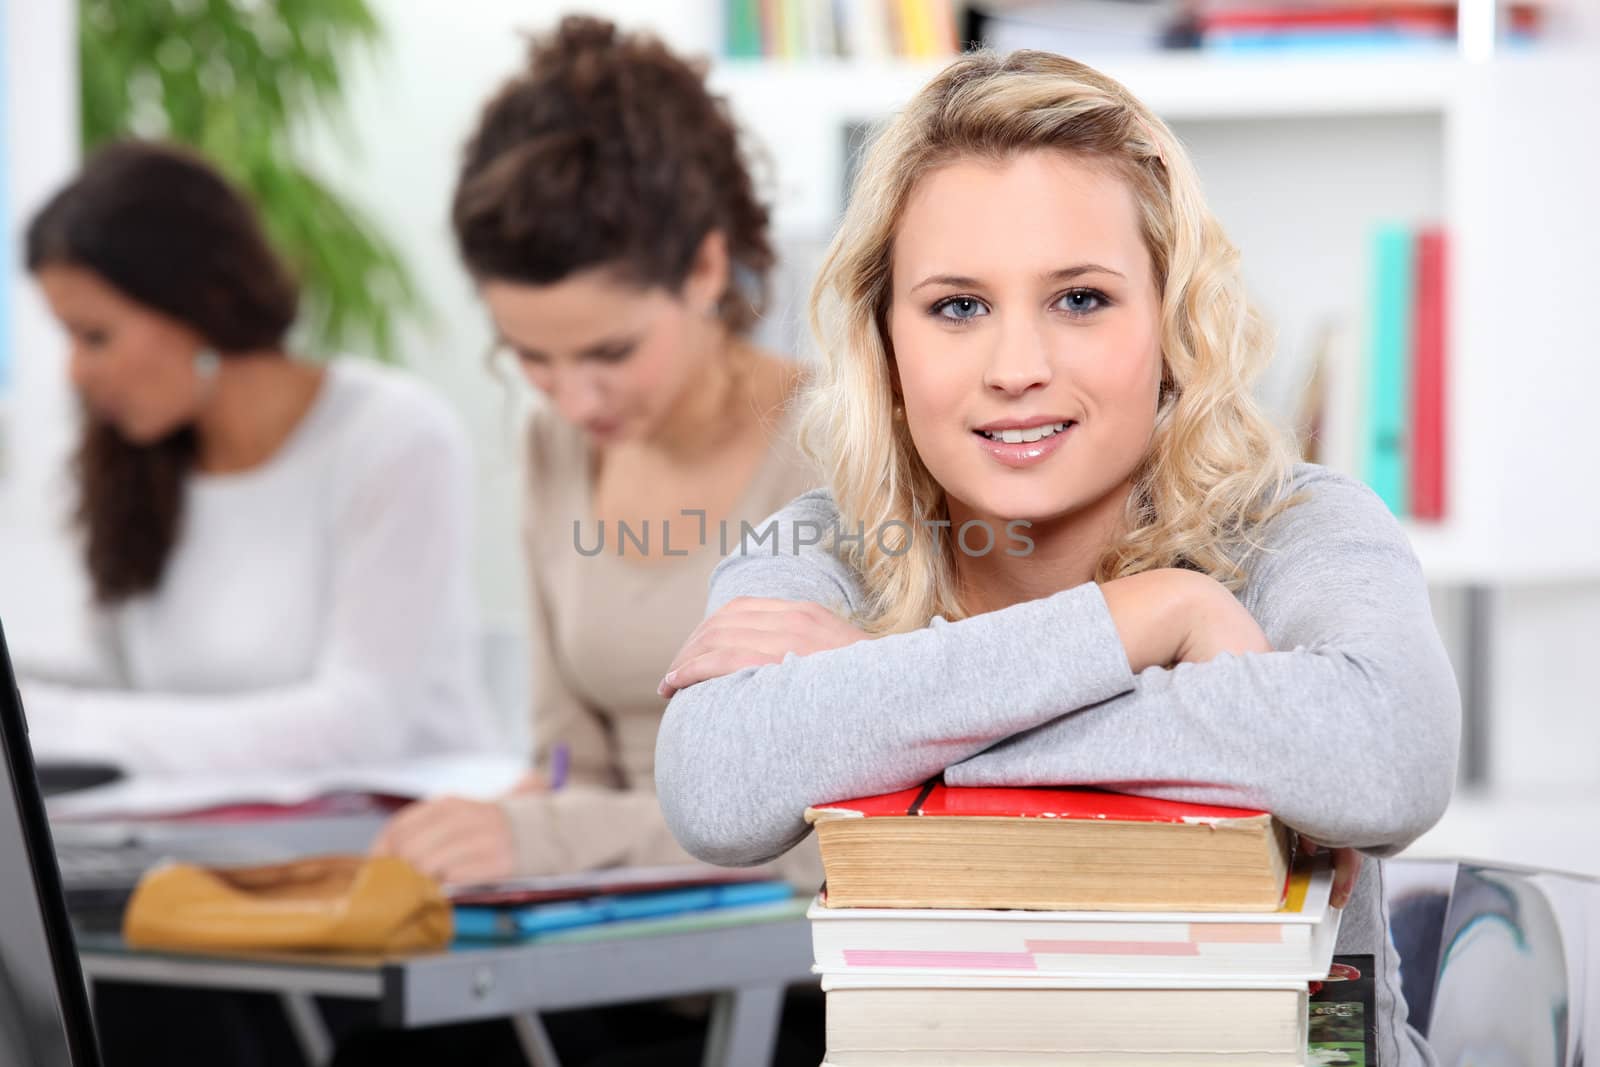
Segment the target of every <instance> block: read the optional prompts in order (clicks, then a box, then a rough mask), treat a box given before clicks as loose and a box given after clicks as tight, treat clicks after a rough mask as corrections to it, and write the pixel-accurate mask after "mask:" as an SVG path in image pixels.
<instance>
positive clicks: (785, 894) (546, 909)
mask: <svg viewBox="0 0 1600 1067" xmlns="http://www.w3.org/2000/svg"><path fill="white" fill-rule="evenodd" d="M793 894H794V889H793V887H791V886H790V885H789V883H788V882H783V881H770V882H734V883H732V884H729V885H709V886H692V887H689V888H685V889H665V890H661V891H659V892H654V893H619V894H614V895H610V896H599V897H588V898H586V899H584V900H557V901H550V902H546V903H542V904H521V905H517V906H514V907H509V908H497V907H484V906H478V905H471V906H461V907H457V908H456V909H455V914H456V939H457V940H458V941H533V940H537V939H538V938H540V937H542V936H544V935H547V934H553V933H557V932H559V931H562V930H571V929H574V928H576V927H580V926H595V925H598V924H600V923H610V922H624V921H627V920H629V919H659V918H663V917H665V916H670V915H683V914H686V913H688V912H695V911H711V910H713V909H716V908H732V907H740V906H743V905H748V904H765V903H769V902H771V901H777V900H787V899H788V898H789V897H790V896H792V895H793Z"/></svg>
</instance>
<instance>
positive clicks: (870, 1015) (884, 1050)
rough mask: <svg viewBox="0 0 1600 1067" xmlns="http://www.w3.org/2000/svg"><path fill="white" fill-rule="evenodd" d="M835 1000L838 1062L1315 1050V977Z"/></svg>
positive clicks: (899, 993) (862, 992)
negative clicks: (1249, 983)
mask: <svg viewBox="0 0 1600 1067" xmlns="http://www.w3.org/2000/svg"><path fill="white" fill-rule="evenodd" d="M827 998H828V1002H827V1048H828V1053H827V1055H828V1062H829V1063H833V1064H837V1065H839V1067H911V1065H917V1067H934V1065H948V1067H956V1065H960V1067H1017V1065H1029V1064H1041V1065H1042V1064H1047V1063H1048V1064H1073V1065H1080V1067H1083V1065H1089V1064H1093V1065H1096V1067H1133V1065H1135V1064H1139V1065H1149V1064H1160V1065H1165V1067H1171V1065H1175V1064H1180V1063H1182V1064H1188V1063H1208V1064H1217V1065H1222V1064H1227V1065H1229V1067H1234V1065H1254V1067H1299V1065H1300V1064H1303V1063H1304V1061H1305V1055H1306V1001H1307V993H1306V988H1305V986H1304V985H1300V986H1298V987H1296V986H1284V987H1277V988H1275V987H1270V986H1265V987H1261V988H1235V989H1173V988H1152V989H1097V988H1071V987H1049V988H1044V987H1031V988H1010V989H939V988H916V989H858V988H842V989H832V990H829V992H828V994H827Z"/></svg>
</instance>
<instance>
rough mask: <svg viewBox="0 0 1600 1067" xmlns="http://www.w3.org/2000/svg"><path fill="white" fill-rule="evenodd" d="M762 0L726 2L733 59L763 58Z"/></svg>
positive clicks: (729, 46) (730, 55) (729, 45)
mask: <svg viewBox="0 0 1600 1067" xmlns="http://www.w3.org/2000/svg"><path fill="white" fill-rule="evenodd" d="M760 4H761V0H725V2H724V6H723V10H724V12H725V14H726V16H727V29H728V41H727V46H728V55H729V57H731V58H733V59H759V58H760V56H761V12H760Z"/></svg>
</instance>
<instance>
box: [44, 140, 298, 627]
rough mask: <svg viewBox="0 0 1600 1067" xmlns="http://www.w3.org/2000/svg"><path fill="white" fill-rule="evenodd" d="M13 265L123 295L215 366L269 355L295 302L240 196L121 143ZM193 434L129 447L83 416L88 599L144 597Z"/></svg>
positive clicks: (168, 535) (95, 162)
mask: <svg viewBox="0 0 1600 1067" xmlns="http://www.w3.org/2000/svg"><path fill="white" fill-rule="evenodd" d="M24 243H25V245H26V248H25V254H24V260H25V262H26V264H27V268H28V271H29V272H30V273H33V274H37V273H38V272H39V271H40V270H42V269H44V268H45V267H50V266H67V267H80V268H83V269H85V270H88V271H91V272H93V273H94V274H95V275H97V276H98V277H99V278H100V279H101V280H102V281H104V282H106V283H107V284H109V285H111V286H112V287H113V288H115V289H117V290H118V291H120V292H121V293H122V294H123V295H125V296H127V297H128V298H129V299H131V300H133V301H135V302H136V303H139V304H142V305H144V306H145V307H147V308H151V309H153V310H155V311H159V312H162V313H163V314H166V315H170V316H172V317H173V318H175V319H178V320H180V321H182V322H184V323H186V324H187V325H188V326H190V327H191V328H193V329H194V331H195V332H196V333H198V334H200V336H201V337H202V338H204V339H205V341H206V343H207V344H209V345H210V346H212V348H213V349H215V350H216V352H217V353H218V355H220V356H223V357H224V358H226V357H228V356H229V355H232V354H234V353H238V352H249V351H261V350H274V349H277V348H278V347H279V346H281V345H282V343H283V339H284V336H285V334H287V333H288V330H289V327H290V326H291V325H293V323H294V319H295V309H296V306H297V302H298V291H297V287H296V285H295V282H294V279H293V278H292V277H291V276H290V274H289V272H288V270H287V269H286V268H285V267H284V265H283V263H282V261H280V260H279V259H278V257H277V256H276V254H274V252H273V250H272V248H271V246H270V245H269V244H268V242H267V238H266V235H265V234H264V233H263V232H262V229H261V226H260V223H259V221H258V220H257V218H256V215H255V211H254V209H253V208H252V206H251V204H250V202H249V201H248V200H246V199H245V197H244V196H243V195H242V194H241V193H240V192H238V191H237V190H236V189H234V188H233V187H232V186H230V185H229V184H228V182H227V181H226V179H224V178H223V177H222V175H221V174H220V173H219V172H218V171H217V170H216V169H215V168H214V167H212V166H211V164H209V163H208V162H206V161H205V160H204V159H202V158H201V157H200V156H198V155H196V154H194V153H193V152H190V151H188V150H187V149H183V148H178V147H176V146H174V145H165V144H153V143H147V142H140V141H125V142H121V143H117V144H112V145H108V146H106V147H105V148H102V149H100V150H99V151H98V152H96V153H95V154H94V155H93V156H92V157H91V158H90V159H89V161H88V163H86V164H85V166H84V168H83V170H82V171H81V172H80V173H79V174H78V176H77V177H76V178H75V179H73V180H72V181H71V182H70V183H69V184H68V185H67V186H66V187H65V188H63V189H61V190H60V191H59V192H57V193H56V194H55V195H54V196H53V197H51V199H50V201H49V202H48V203H46V204H45V205H44V207H43V208H41V209H40V210H39V213H38V214H37V215H35V216H34V217H33V220H32V221H31V222H30V223H29V225H28V232H27V237H26V240H25V242H24ZM196 445H197V440H196V436H195V432H194V429H193V427H190V426H185V427H181V428H179V429H178V430H176V431H174V432H173V433H171V434H169V435H168V436H167V437H165V438H163V439H161V440H159V441H156V442H153V443H151V444H134V443H133V442H131V441H128V440H127V439H126V438H124V437H123V436H122V435H121V434H120V433H119V432H118V431H117V429H116V427H114V426H112V425H110V424H109V423H106V422H103V421H101V420H99V419H95V418H91V417H89V416H88V415H85V417H84V420H83V430H82V436H81V438H80V440H79V443H78V450H77V455H76V461H75V469H76V474H77V481H78V498H77V513H76V520H77V525H78V528H79V530H80V531H81V532H82V534H83V538H84V557H85V564H86V567H87V569H88V572H89V580H90V583H91V585H92V586H93V589H94V595H95V599H96V600H97V601H99V602H100V603H102V604H115V603H117V602H119V601H122V600H126V599H128V598H129V597H133V596H137V595H139V594H141V593H148V592H151V591H152V590H154V589H155V588H156V587H157V586H159V585H160V583H161V576H162V574H163V573H164V571H165V570H166V565H167V559H168V557H169V556H170V555H171V554H172V548H173V546H174V545H175V544H176V543H177V540H178V535H179V531H180V530H181V529H182V522H183V506H184V487H185V485H186V483H187V480H188V476H189V472H190V470H191V469H192V467H193V465H194V459H195V453H196Z"/></svg>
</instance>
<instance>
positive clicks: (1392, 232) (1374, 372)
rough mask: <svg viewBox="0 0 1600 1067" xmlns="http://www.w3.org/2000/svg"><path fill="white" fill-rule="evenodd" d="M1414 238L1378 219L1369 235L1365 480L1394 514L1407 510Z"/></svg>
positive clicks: (1408, 494) (1406, 229) (1408, 502)
mask: <svg viewBox="0 0 1600 1067" xmlns="http://www.w3.org/2000/svg"><path fill="white" fill-rule="evenodd" d="M1415 251H1416V250H1415V242H1414V241H1413V240H1412V236H1411V230H1410V228H1409V227H1406V226H1403V225H1400V224H1398V223H1385V224H1383V225H1380V226H1379V227H1378V228H1377V229H1376V230H1375V231H1374V232H1373V235H1372V263H1373V271H1372V298H1371V304H1370V306H1371V308H1372V317H1371V320H1370V323H1369V334H1368V339H1367V419H1366V428H1367V439H1366V462H1365V468H1364V469H1365V476H1366V481H1367V484H1368V485H1370V486H1371V487H1372V489H1373V491H1374V492H1375V493H1377V494H1378V496H1380V497H1381V498H1383V502H1384V503H1385V504H1387V505H1389V510H1390V511H1392V512H1394V513H1395V514H1396V515H1401V516H1404V515H1409V514H1410V512H1411V507H1410V500H1409V497H1410V492H1409V488H1410V472H1409V471H1408V469H1407V453H1408V451H1409V449H1408V447H1407V441H1406V431H1407V424H1408V422H1409V421H1410V420H1409V416H1410V413H1411V412H1410V404H1411V400H1410V380H1409V379H1410V373H1409V371H1410V363H1411V358H1410V357H1411V327H1412V310H1413V304H1414V301H1413V286H1414V285H1415V279H1416V254H1415Z"/></svg>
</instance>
